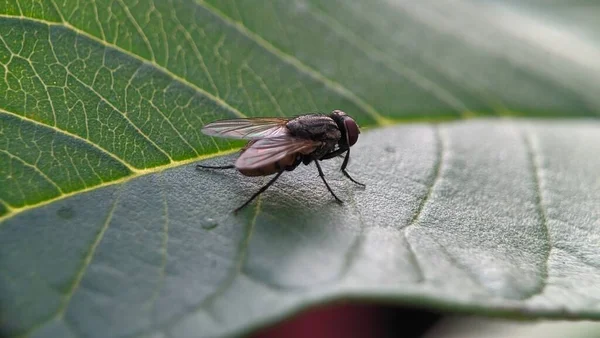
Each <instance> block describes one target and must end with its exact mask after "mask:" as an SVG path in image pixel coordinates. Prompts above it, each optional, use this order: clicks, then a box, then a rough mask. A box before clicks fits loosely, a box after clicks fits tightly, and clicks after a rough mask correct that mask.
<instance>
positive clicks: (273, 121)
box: [196, 110, 365, 213]
mask: <svg viewBox="0 0 600 338" xmlns="http://www.w3.org/2000/svg"><path fill="white" fill-rule="evenodd" d="M202 132H203V133H204V134H206V135H210V136H218V137H226V138H235V139H244V140H249V142H248V144H246V146H245V147H244V148H242V150H241V154H240V157H239V158H238V159H237V160H236V161H235V164H231V165H226V166H208V165H201V164H198V165H197V166H196V168H203V169H237V170H238V171H239V172H240V173H241V174H242V175H245V176H267V175H273V174H275V176H274V177H273V178H272V179H271V180H270V181H269V182H268V183H267V184H265V185H264V186H263V187H262V188H260V189H259V190H258V191H257V192H255V193H254V195H252V196H251V197H250V198H249V199H248V200H247V201H246V202H245V203H244V204H242V205H241V206H240V207H239V208H237V209H235V210H234V213H237V212H238V211H240V210H241V209H243V208H244V207H245V206H247V205H248V204H249V203H250V202H252V200H254V199H255V198H256V197H258V195H260V194H262V193H263V192H264V191H265V190H267V189H268V188H269V187H270V186H271V185H272V184H273V183H275V181H277V179H278V178H279V176H281V174H283V172H284V171H292V170H294V169H296V167H297V166H299V165H300V164H301V163H304V164H305V165H308V164H310V163H313V162H314V163H315V165H316V167H317V170H318V171H319V176H320V177H321V179H322V180H323V183H325V186H326V187H327V190H329V192H330V193H331V195H332V196H333V198H335V200H336V201H337V202H339V203H343V202H342V200H340V199H339V198H338V197H337V196H336V194H335V193H334V192H333V190H331V187H330V186H329V184H328V183H327V181H326V180H325V175H323V170H322V169H321V165H320V164H319V162H320V161H323V160H328V159H330V158H334V157H337V156H343V154H344V153H346V154H345V156H344V162H342V166H341V168H340V169H341V170H342V173H343V174H344V176H346V177H348V178H349V179H350V180H351V181H352V182H354V183H356V184H358V185H360V186H363V187H364V186H365V185H364V184H362V183H360V182H357V181H356V180H354V179H353V178H352V177H351V176H350V174H348V172H347V171H346V167H347V166H348V161H349V159H350V147H351V146H353V145H354V144H355V143H356V141H357V140H358V135H359V134H360V130H359V128H358V125H357V124H356V122H355V121H354V119H352V118H351V117H350V116H348V115H346V113H344V112H343V111H341V110H334V111H333V112H331V114H329V115H325V114H306V115H300V116H296V117H293V118H290V119H285V118H276V117H258V118H244V119H232V120H221V121H215V122H212V123H209V124H207V125H206V126H204V127H203V128H202Z"/></svg>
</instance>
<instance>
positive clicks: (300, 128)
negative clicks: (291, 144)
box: [286, 114, 342, 145]
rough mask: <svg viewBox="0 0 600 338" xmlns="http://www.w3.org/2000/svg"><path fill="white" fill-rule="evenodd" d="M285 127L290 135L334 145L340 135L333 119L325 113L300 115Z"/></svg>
mask: <svg viewBox="0 0 600 338" xmlns="http://www.w3.org/2000/svg"><path fill="white" fill-rule="evenodd" d="M286 127H287V128H288V130H289V131H290V134H291V135H292V136H296V137H301V138H305V139H309V140H314V141H321V142H324V143H333V144H334V145H335V144H337V143H338V141H339V139H340V138H341V137H342V133H341V132H340V130H339V128H338V126H337V124H336V123H335V121H334V120H333V119H331V118H330V117H329V116H326V115H317V114H313V115H301V116H298V117H295V118H293V119H291V120H290V121H289V122H288V123H287V124H286Z"/></svg>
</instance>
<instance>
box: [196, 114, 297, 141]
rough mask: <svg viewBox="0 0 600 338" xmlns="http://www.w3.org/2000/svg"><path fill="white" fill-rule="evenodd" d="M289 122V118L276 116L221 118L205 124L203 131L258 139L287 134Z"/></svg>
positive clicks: (217, 134) (212, 134)
mask: <svg viewBox="0 0 600 338" xmlns="http://www.w3.org/2000/svg"><path fill="white" fill-rule="evenodd" d="M287 122H288V120H287V119H282V118H276V117H257V118H248V119H233V120H221V121H215V122H212V123H209V124H207V125H205V126H204V127H203V128H202V133H204V134H206V135H209V136H218V137H229V138H237V139H246V140H256V139H261V138H266V137H275V136H279V135H286V134H287V133H288V129H287V127H286V126H285V125H286V123H287Z"/></svg>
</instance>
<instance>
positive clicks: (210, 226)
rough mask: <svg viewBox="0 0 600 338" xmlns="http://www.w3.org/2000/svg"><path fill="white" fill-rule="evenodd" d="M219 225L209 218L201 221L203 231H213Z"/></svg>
mask: <svg viewBox="0 0 600 338" xmlns="http://www.w3.org/2000/svg"><path fill="white" fill-rule="evenodd" d="M218 225H219V223H218V222H217V221H216V220H215V219H214V218H211V217H206V218H205V219H204V220H203V221H202V227H203V228H204V229H213V228H216V227H217V226H218Z"/></svg>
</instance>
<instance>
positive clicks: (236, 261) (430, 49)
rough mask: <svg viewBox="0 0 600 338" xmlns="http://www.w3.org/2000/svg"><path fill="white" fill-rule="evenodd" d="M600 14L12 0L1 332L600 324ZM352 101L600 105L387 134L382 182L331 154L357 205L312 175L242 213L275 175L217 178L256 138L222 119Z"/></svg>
mask: <svg viewBox="0 0 600 338" xmlns="http://www.w3.org/2000/svg"><path fill="white" fill-rule="evenodd" d="M541 6H543V7H541ZM599 12H600V8H599V7H598V6H590V5H588V7H586V8H585V9H584V10H579V11H575V10H572V11H567V12H564V13H566V14H564V15H563V11H560V10H559V7H558V6H557V5H546V3H537V2H533V1H531V2H528V3H527V4H526V5H524V4H520V3H509V2H507V3H505V4H504V5H498V4H497V3H494V4H491V3H483V2H482V3H480V2H471V1H455V2H452V3H445V2H444V3H441V2H437V1H436V2H434V1H432V2H419V4H415V3H413V2H402V1H389V2H378V3H372V2H370V1H364V2H351V3H348V2H344V1H339V2H333V1H316V0H314V1H295V2H289V1H280V2H277V3H271V2H264V3H260V4H257V2H253V1H216V0H215V1H206V2H204V1H191V0H189V1H179V2H169V1H167V2H162V1H160V2H159V1H156V2H151V1H131V2H128V1H123V0H118V1H107V2H102V1H94V2H74V1H65V2H64V3H59V2H58V1H41V2H40V1H31V2H30V1H18V2H16V1H10V0H7V1H5V2H0V13H2V14H0V63H1V64H2V67H0V72H1V74H2V76H1V78H2V79H3V80H1V81H0V93H2V95H0V121H1V122H0V217H1V218H0V222H1V223H0V271H1V272H2V273H1V274H0V315H1V317H0V327H2V328H3V329H4V330H5V331H6V332H7V333H8V334H9V335H27V336H40V337H46V336H57V337H68V336H102V337H105V336H136V335H147V336H157V337H159V336H162V335H172V336H177V337H179V336H194V335H201V336H212V335H225V334H231V333H234V332H242V331H247V330H248V329H249V328H252V327H255V326H257V325H261V324H262V323H266V322H271V321H273V320H275V319H277V318H281V317H283V316H285V315H287V314H289V313H291V312H293V311H296V310H297V309H300V308H302V307H305V306H307V305H309V304H312V303H316V302H324V301H327V300H330V299H333V298H340V297H361V298H378V299H383V300H386V301H390V300H396V301H402V302H407V303H415V304H429V305H430V306H435V307H440V308H454V309H462V310H466V311H482V312H484V313H502V314H521V315H526V316H554V317H575V318H598V317H600V308H598V305H597V303H598V299H599V298H600V288H598V285H600V272H599V268H600V267H599V266H598V264H597V263H596V261H597V260H598V256H599V255H600V251H599V250H598V249H597V244H598V240H597V239H598V238H599V237H598V236H599V235H600V230H599V229H600V228H599V227H598V225H599V223H598V220H599V219H600V214H599V211H598V208H597V205H599V202H600V182H599V181H598V178H597V177H598V175H597V174H596V172H597V168H598V167H600V159H599V158H598V157H597V154H598V153H599V150H600V149H599V145H600V122H597V121H596V120H593V119H591V117H595V116H596V115H597V114H598V112H599V111H600V109H599V108H600V98H599V96H598V95H597V93H598V91H599V90H600V81H599V80H598V79H599V78H600V76H599V75H600V61H599V60H600V50H599V48H598V44H599V43H600V41H598V39H597V35H594V33H596V32H597V31H598V29H600V27H598V24H597V22H596V21H594V20H591V19H585V18H589V17H588V16H586V15H584V14H587V15H591V14H590V13H596V14H598V13H599ZM590 17H595V16H594V15H591V16H590ZM331 109H343V110H345V111H347V112H348V113H350V114H351V115H352V116H353V117H355V118H356V119H357V121H358V122H359V123H360V124H361V125H362V126H363V127H375V126H383V125H386V124H390V123H392V122H400V121H406V120H409V119H427V120H429V121H441V120H446V119H449V118H461V117H462V118H464V117H473V116H483V115H496V116H517V115H526V116H538V117H542V116H544V117H573V116H580V117H581V116H587V117H590V119H585V120H577V121H575V120H571V121H567V120H564V119H563V120H556V121H547V120H506V119H499V118H490V119H486V120H483V121H470V122H456V123H445V124H439V125H437V124H435V125H432V124H418V125H411V126H403V127H401V126H396V127H386V128H383V129H377V130H372V131H369V132H365V133H363V134H362V136H361V138H360V140H359V143H358V144H357V145H356V146H355V147H354V148H353V162H352V164H351V166H350V168H351V171H352V173H353V175H355V176H356V177H357V178H359V179H360V180H363V181H365V182H366V183H367V184H368V187H367V189H366V190H361V189H359V188H357V187H356V186H354V185H352V184H351V182H348V181H347V180H346V179H345V178H344V177H343V176H341V175H339V172H338V171H337V170H336V167H337V166H338V165H339V162H338V161H335V160H334V161H329V162H330V163H327V165H326V166H325V170H326V175H327V177H328V180H329V181H330V184H331V185H332V186H333V188H334V189H335V190H336V191H337V192H338V194H339V195H340V196H341V197H343V198H344V199H345V200H346V201H347V203H346V204H345V205H344V206H339V205H337V204H335V203H332V199H331V196H329V195H328V193H327V191H326V190H325V188H324V187H323V186H322V182H320V181H319V179H318V176H316V172H315V170H314V168H309V167H302V168H298V169H297V170H296V171H295V172H293V173H286V174H285V175H284V176H282V179H281V181H279V182H277V184H276V185H275V186H273V187H272V188H271V189H270V190H269V191H268V192H267V193H266V194H265V195H264V196H263V197H262V198H261V199H260V200H259V201H258V202H257V203H255V204H253V205H252V206H251V207H250V208H248V209H246V210H245V211H244V212H243V213H242V214H240V215H238V216H234V215H232V214H231V213H230V211H231V210H232V209H233V208H235V207H236V206H238V205H239V204H240V203H242V202H243V201H244V199H245V198H246V197H247V196H248V195H249V194H250V193H252V191H254V190H255V189H257V188H258V187H259V186H260V185H261V184H262V183H264V182H265V180H264V179H262V178H244V177H242V176H240V175H239V174H236V173H234V172H210V171H202V172H199V171H196V170H195V169H194V166H193V164H192V162H195V161H197V160H199V159H203V158H207V157H214V156H216V155H220V154H226V153H228V152H230V151H233V150H235V149H237V148H238V147H239V146H240V143H237V142H229V141H227V140H218V139H211V138H208V137H205V136H203V135H201V133H200V132H199V129H200V128H201V126H202V125H203V124H204V123H205V122H207V121H212V120H214V119H218V118H225V117H235V116H292V115H295V114H300V113H304V112H311V111H328V110H331ZM232 160H233V158H232V157H227V158H224V159H219V160H216V159H215V160H213V161H216V162H219V163H228V162H231V161H232Z"/></svg>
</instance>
